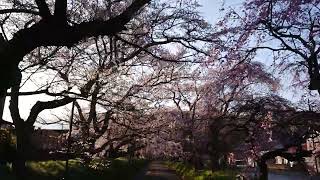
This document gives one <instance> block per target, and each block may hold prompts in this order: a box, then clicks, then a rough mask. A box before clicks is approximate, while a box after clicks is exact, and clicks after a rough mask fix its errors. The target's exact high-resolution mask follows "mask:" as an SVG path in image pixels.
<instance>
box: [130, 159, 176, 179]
mask: <svg viewBox="0 0 320 180" xmlns="http://www.w3.org/2000/svg"><path fill="white" fill-rule="evenodd" d="M134 180H180V178H179V177H178V176H177V174H176V173H175V171H174V170H171V169H169V168H168V167H167V166H166V165H165V163H164V162H162V161H153V162H151V163H150V164H149V165H148V166H147V167H146V168H145V169H144V170H143V171H142V172H141V173H139V174H138V175H137V176H136V177H135V178H134Z"/></svg>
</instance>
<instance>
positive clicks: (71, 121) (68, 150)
mask: <svg viewBox="0 0 320 180" xmlns="http://www.w3.org/2000/svg"><path fill="white" fill-rule="evenodd" d="M75 101H76V100H73V101H72V108H71V115H70V123H69V136H68V142H67V143H68V144H67V152H66V156H67V158H66V165H65V174H64V179H68V172H69V158H70V148H71V133H72V125H73V115H74V103H75Z"/></svg>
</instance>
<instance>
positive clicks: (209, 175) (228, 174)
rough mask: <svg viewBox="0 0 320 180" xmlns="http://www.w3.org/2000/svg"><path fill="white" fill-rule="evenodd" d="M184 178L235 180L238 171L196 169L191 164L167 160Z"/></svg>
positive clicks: (190, 179)
mask: <svg viewBox="0 0 320 180" xmlns="http://www.w3.org/2000/svg"><path fill="white" fill-rule="evenodd" d="M167 165H168V166H169V167H170V168H172V169H174V170H175V171H176V172H177V173H178V174H179V175H180V176H181V177H182V178H183V179H184V180H234V179H235V176H236V174H237V172H235V171H232V170H221V171H215V172H212V171H211V170H205V169H204V170H195V168H194V167H192V166H191V165H187V164H184V163H181V162H167Z"/></svg>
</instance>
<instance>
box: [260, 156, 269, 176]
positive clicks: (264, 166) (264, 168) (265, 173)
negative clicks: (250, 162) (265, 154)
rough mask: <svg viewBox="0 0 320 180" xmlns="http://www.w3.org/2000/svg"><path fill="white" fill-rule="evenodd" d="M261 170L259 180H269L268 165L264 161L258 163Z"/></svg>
mask: <svg viewBox="0 0 320 180" xmlns="http://www.w3.org/2000/svg"><path fill="white" fill-rule="evenodd" d="M258 165H259V169H260V175H259V180H268V165H267V163H266V161H265V160H264V159H262V160H260V162H259V163H258Z"/></svg>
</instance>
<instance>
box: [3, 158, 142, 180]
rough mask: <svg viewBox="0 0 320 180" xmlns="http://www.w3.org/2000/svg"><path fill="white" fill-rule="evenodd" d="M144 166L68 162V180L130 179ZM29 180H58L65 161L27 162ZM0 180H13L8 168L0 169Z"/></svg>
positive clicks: (119, 162)
mask: <svg viewBox="0 0 320 180" xmlns="http://www.w3.org/2000/svg"><path fill="white" fill-rule="evenodd" d="M145 164H146V161H145V160H132V162H130V163H129V162H128V160H126V159H124V158H118V159H114V160H110V161H109V163H106V161H104V162H103V161H98V160H96V161H93V162H92V163H91V164H90V165H89V166H84V165H83V164H82V163H81V162H80V160H70V161H69V167H70V168H69V173H68V178H67V179H68V180H82V179H83V180H90V179H91V180H106V179H117V180H127V179H132V178H133V177H134V176H135V175H136V174H137V173H138V172H139V171H140V170H141V169H142V168H143V167H144V166H145ZM27 167H28V171H29V174H30V178H29V179H30V180H43V179H45V180H58V179H59V180H60V179H62V178H63V177H64V174H65V161H45V162H28V163H27ZM0 171H2V172H3V173H1V172H0V179H1V180H2V179H4V180H14V178H13V177H14V176H13V175H12V172H11V169H10V168H9V167H7V168H2V169H0Z"/></svg>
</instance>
